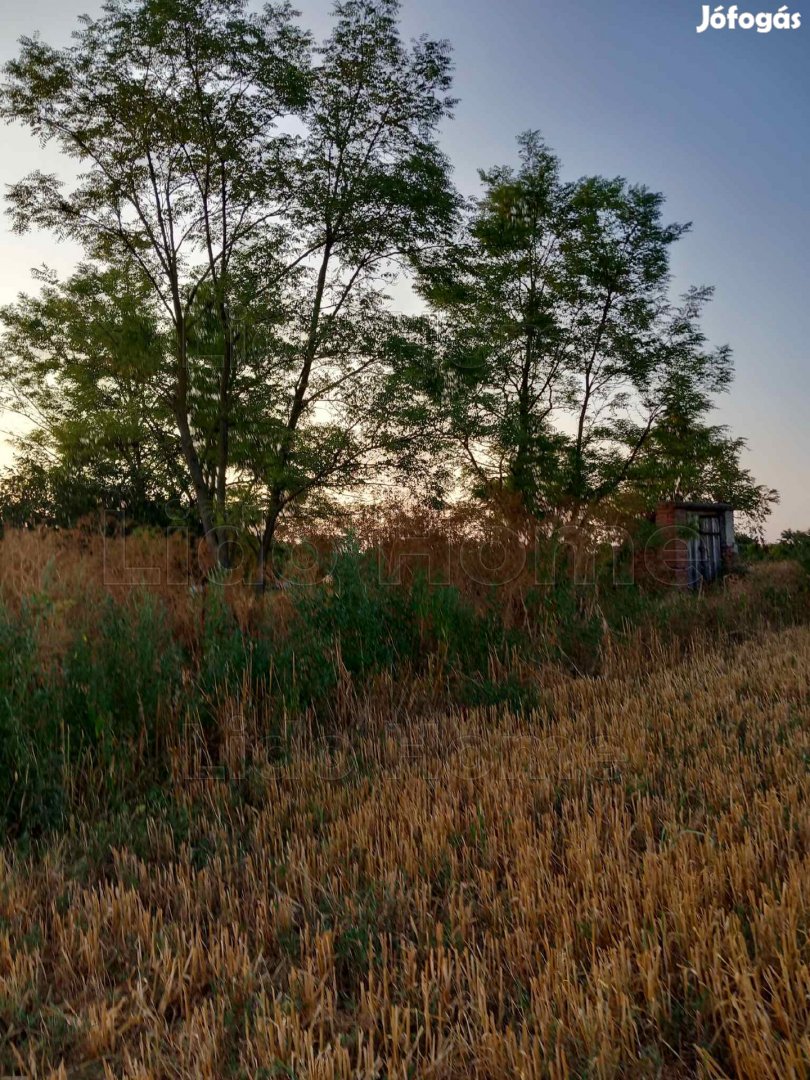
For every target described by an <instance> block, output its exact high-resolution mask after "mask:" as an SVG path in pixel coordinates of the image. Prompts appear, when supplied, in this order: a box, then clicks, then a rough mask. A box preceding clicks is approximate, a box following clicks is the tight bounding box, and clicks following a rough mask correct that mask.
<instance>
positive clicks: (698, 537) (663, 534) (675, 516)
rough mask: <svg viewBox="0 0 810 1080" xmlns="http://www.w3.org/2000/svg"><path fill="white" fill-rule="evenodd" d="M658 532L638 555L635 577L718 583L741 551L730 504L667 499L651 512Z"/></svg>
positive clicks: (684, 584)
mask: <svg viewBox="0 0 810 1080" xmlns="http://www.w3.org/2000/svg"><path fill="white" fill-rule="evenodd" d="M650 520H651V521H653V523H654V524H655V526H656V528H655V532H654V534H653V536H652V537H650V539H649V540H648V542H647V544H646V546H645V547H644V549H643V550H640V551H637V552H636V556H635V564H636V577H637V580H640V579H641V578H642V577H645V578H647V579H648V580H649V579H652V580H653V581H656V582H659V583H660V584H662V585H674V586H676V587H677V588H680V589H696V588H699V587H700V585H701V584H703V583H704V582H709V581H714V580H715V578H717V577H719V576H720V574H721V573H722V572H723V570H724V569H726V568H727V567H728V566H729V565H730V564H731V563H733V561H734V558H735V556H736V553H737V547H736V544H735V542H734V510H733V508H732V507H731V506H730V504H729V503H711V502H664V503H660V504H659V505H658V507H657V508H656V510H655V511H654V512H653V513H652V514H651V515H650Z"/></svg>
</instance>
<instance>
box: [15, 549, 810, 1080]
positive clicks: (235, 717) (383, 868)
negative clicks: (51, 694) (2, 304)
mask: <svg viewBox="0 0 810 1080" xmlns="http://www.w3.org/2000/svg"><path fill="white" fill-rule="evenodd" d="M9 542H11V544H12V545H14V544H16V545H17V547H16V548H15V547H13V546H12V549H11V550H12V551H16V552H17V553H18V554H20V552H23V551H24V550H26V551H27V550H28V548H26V546H25V545H28V546H29V547H30V543H29V541H27V540H26V541H25V543H23V541H21V540H20V539H19V538H16V539H15V538H11V541H9V538H8V537H7V538H6V541H4V543H7V544H8V543H9ZM43 543H45V544H46V546H47V545H48V544H51V543H52V540H51V539H48V540H47V541H43ZM35 563H36V560H33V561H32V562H31V563H30V565H28V564H25V565H24V560H18V561H17V562H16V563H15V562H14V560H13V559H11V558H9V559H7V560H6V563H5V566H6V570H5V573H6V578H5V592H6V598H7V602H8V603H9V604H10V606H11V608H15V599H14V596H13V595H12V593H13V592H14V589H18V590H19V589H22V588H23V586H24V588H25V589H27V590H30V589H31V587H32V582H33V576H32V575H34V571H33V569H32V567H34V564H35ZM40 564H42V565H45V564H47V560H45V562H44V564H43V563H42V560H40V563H38V564H36V565H40ZM26 565H27V569H26ZM12 566H16V570H13V571H12V570H9V567H12ZM40 569H41V565H40ZM794 570H795V568H790V567H788V568H784V567H782V568H780V567H768V568H765V571H766V573H767V575H768V580H767V582H763V581H757V579H756V575H753V576H752V577H753V580H751V581H747V582H744V583H743V584H742V585H741V586H740V588H739V593H740V595H745V596H747V597H748V598H749V602H748V604H747V606H746V607H745V610H746V611H750V610H752V609H753V610H755V611H756V612H757V613H759V614H760V615H762V614H763V612H765V608H766V603H765V600H764V599H763V598H764V597H766V596H770V597H771V603H772V605H773V608H774V612H778V611H780V610H787V606H788V604H787V599H786V597H787V593H779V592H777V593H776V594H775V595H776V599H775V600H774V599H773V597H774V589H775V588H776V586H775V585H774V581H775V580H779V579H780V577H781V579H783V582H782V583H783V584H784V587H785V588H786V589H789V590H793V591H795V590H796V589H797V588H798V585H797V581H798V580H799V579H798V577H797V576H796V575H795V574H794V572H793V571H794ZM71 573H74V575H75V567H74V570H73V571H71ZM15 574H16V577H14V575H15ZM25 574H27V575H28V577H25ZM20 575H22V577H21V576H20ZM34 576H35V575H34ZM23 578H25V580H24V581H23ZM12 579H13V580H12ZM21 582H23V584H21ZM66 582H67V584H66ZM71 583H72V584H71ZM785 583H787V584H785ZM75 584H76V579H75V576H74V577H70V575H69V574H66V575H65V576H64V578H63V579H60V578H59V575H58V573H55V572H53V571H51V577H50V579H49V584H48V586H47V587H48V589H49V590H50V592H51V594H52V596H56V598H57V599H56V600H54V601H53V602H54V603H55V604H57V605H62V606H61V607H58V608H57V614H59V613H61V612H63V611H64V610H65V605H66V603H67V601H66V598H65V592H66V591H67V592H70V589H71V588H74V587H75ZM12 586H13V587H12ZM780 588H781V586H780ZM757 589H760V590H761V591H760V592H759V593H757V592H756V590H757ZM60 590H61V591H60ZM791 595H793V592H791ZM752 596H753V600H751V597H752ZM17 600H19V597H17ZM689 602H690V603H691V604H692V605H695V606H697V607H699V608H700V605H703V607H702V608H700V610H699V613H698V615H696V616H695V625H699V626H700V627H701V628H703V627H705V625H706V622H707V619H708V615H709V612H710V611H711V610H712V609H711V607H710V606H709V605H711V604H716V606H717V610H721V609H722V606H723V605H725V606H726V608H728V609H729V610H731V611H732V614H733V615H734V618H735V619H737V622H734V621H730V622H729V623H728V625H726V626H725V628H724V629H723V630H722V632H721V630H719V629H717V628H716V625H715V623H716V622H717V620H716V619H715V620H714V621H711V620H710V621H711V627H712V628H711V631H710V632H704V630H703V629H701V630H700V632H697V631H695V633H693V634H692V635H691V637H690V639H689V641H688V642H685V641H684V640H681V639H680V638H679V639H677V640H676V639H674V638H672V637H671V638H669V639H666V638H665V636H664V635H663V634H662V633H661V632H660V631H656V633H655V634H653V633H652V632H650V633H646V632H644V633H642V632H641V631H639V633H638V634H636V635H635V636H633V635H630V634H629V635H625V637H624V638H620V637H619V636H618V635H611V636H609V637H607V638H606V639H604V640H603V641H602V642H601V645H600V655H601V658H602V659H601V666H600V668H599V670H598V671H595V672H594V673H593V674H589V675H586V674H583V673H582V672H577V671H575V670H572V669H571V666H570V665H569V666H568V667H566V665H564V664H561V663H544V664H543V665H542V666H538V667H537V668H536V669H535V670H533V671H532V672H531V673H530V674H527V672H526V670H525V667H521V669H520V670H521V680H522V681H523V682H525V681H526V680H528V679H531V680H533V690H534V693H533V695H532V697H531V699H529V698H526V699H521V701H522V702H523V704H520V703H518V704H519V707H518V706H516V705H515V703H514V701H512V700H511V698H508V697H507V698H506V699H504V700H501V701H496V702H495V703H494V704H491V705H488V704H486V703H483V704H481V703H479V704H475V703H472V704H464V705H459V704H457V703H455V704H454V703H453V701H449V700H446V699H445V698H443V697H442V695H441V694H433V695H432V696H431V694H430V693H429V692H428V691H429V689H430V687H431V686H434V685H435V683H436V681H437V676H436V672H435V668H434V667H433V666H431V665H430V664H428V665H427V668H426V670H425V671H423V672H422V673H414V675H413V678H412V679H410V680H408V681H407V682H405V681H403V680H401V679H397V678H394V677H393V676H391V675H388V676H386V674H385V673H384V672H382V673H380V672H377V673H376V674H374V676H373V679H371V682H370V683H369V685H368V686H365V688H364V689H362V690H361V689H359V688H357V686H356V685H355V683H354V682H352V681H351V680H347V679H345V678H344V679H343V680H342V681H340V682H339V683H338V684H337V689H336V690H335V691H334V693H335V695H336V696H337V697H339V698H340V701H339V702H338V706H339V707H337V706H336V708H335V710H334V712H333V714H332V721H331V723H330V725H329V726H328V728H324V727H318V726H317V724H316V722H315V719H316V714H315V713H313V712H308V713H302V714H301V715H300V716H299V717H298V718H297V719H296V717H295V716H293V715H292V714H291V713H290V712H289V711H285V712H284V713H283V715H282V718H281V720H280V721H279V722H278V724H276V726H271V725H270V724H269V723H265V722H264V720H262V718H263V717H264V718H265V719H266V710H267V707H266V705H265V706H262V707H261V708H260V707H259V705H258V704H257V703H256V701H255V700H254V697H252V696H251V695H255V693H256V691H255V689H254V690H252V691H251V690H248V689H247V688H243V690H242V692H241V693H237V692H236V691H235V690H233V689H232V691H231V696H230V697H225V696H220V697H219V698H218V699H217V715H218V716H219V717H220V719H221V720H222V718H223V717H225V718H227V722H224V723H223V725H222V726H221V730H220V733H219V746H218V749H219V755H220V756H219V758H218V760H219V761H221V762H225V763H226V764H227V765H228V768H223V769H220V767H219V766H217V767H212V766H211V764H210V762H209V760H208V759H207V758H204V756H203V757H201V750H200V740H199V739H198V738H197V734H198V733H197V732H196V731H191V732H189V731H188V730H187V729H186V730H184V731H182V732H180V734H178V735H177V737H174V738H170V737H168V736H166V737H165V745H164V747H163V750H162V751H161V752H162V753H163V754H164V756H165V759H166V770H165V774H164V779H163V780H162V786H161V788H160V790H159V791H158V790H156V788H155V787H154V786H147V785H146V784H144V785H142V790H140V791H138V790H137V789H136V788H135V787H131V788H130V791H131V794H130V795H129V796H128V797H127V798H126V799H124V800H122V801H121V802H120V803H115V802H114V801H112V802H108V803H107V804H105V805H106V807H107V808H106V810H104V812H101V810H100V809H99V807H98V806H95V808H94V809H92V810H91V809H87V808H88V807H89V806H90V804H89V803H88V802H87V799H88V798H89V796H88V795H87V794H85V795H84V796H82V798H83V799H84V802H81V803H80V802H79V801H78V797H77V801H76V802H75V804H73V805H72V806H71V808H70V810H69V814H70V816H69V820H68V821H67V827H62V828H60V829H54V830H51V831H43V832H41V833H40V834H39V838H38V839H30V838H29V839H26V838H25V837H24V836H20V835H17V838H16V839H15V840H14V841H13V842H12V841H11V840H10V842H9V843H8V844H7V846H6V848H5V851H4V854H3V855H2V856H0V1074H7V1075H17V1076H36V1077H45V1076H63V1077H74V1076H75V1077H96V1076H98V1077H101V1076H110V1077H112V1076H127V1077H227V1076H233V1077H238V1076H241V1077H246V1078H247V1077H285V1076H286V1077H298V1078H304V1077H307V1078H316V1077H317V1078H324V1080H325V1078H329V1077H345V1078H349V1077H403V1078H404V1077H411V1076H413V1077H436V1078H441V1077H446V1078H455V1077H458V1078H461V1077H471V1076H476V1077H492V1078H493V1080H495V1078H502V1077H512V1076H515V1077H546V1076H548V1077H568V1076H582V1077H584V1076H596V1077H613V1076H631V1077H645V1076H649V1077H668V1078H674V1077H688V1076H704V1077H751V1078H759V1077H769V1076H780V1077H803V1076H807V1075H810V1007H808V1002H809V999H810V940H809V939H808V929H809V928H810V865H809V861H810V801H808V794H809V793H810V792H809V790H808V789H809V786H810V785H809V781H810V773H809V772H808V768H809V767H810V713H809V712H808V702H810V629H808V627H807V626H805V625H802V624H801V622H800V621H799V620H798V619H794V620H790V621H792V622H794V623H795V625H784V626H775V625H766V624H765V623H763V624H762V625H760V624H759V623H757V624H756V625H755V624H754V623H753V622H749V623H745V624H744V625H743V624H742V622H740V618H741V617H740V615H739V612H740V611H741V610H742V608H740V606H739V605H738V604H736V601H735V600H734V596H733V590H732V588H731V587H729V589H728V590H727V592H726V594H725V595H723V596H720V597H718V598H716V599H715V600H713V599H712V598H711V597H709V598H706V599H695V598H689ZM735 604H736V606H735ZM15 610H16V609H15ZM678 613H680V614H679V615H678V617H680V618H682V617H683V614H682V609H681V608H680V607H678V608H677V609H676V608H673V609H672V611H671V613H670V615H669V616H668V617H667V618H666V619H664V623H666V622H667V621H669V622H670V624H671V623H672V622H673V621H674V620H675V617H676V614H678ZM715 615H716V612H715ZM172 617H173V619H174V622H175V623H178V622H182V619H181V618H180V616H179V615H178V614H177V612H175V613H174V615H173V616H172ZM63 618H64V617H63V616H62V615H60V616H59V618H56V619H52V620H51V622H50V623H49V625H48V627H47V634H45V635H44V636H43V637H42V639H41V640H40V642H39V645H40V647H42V648H45V649H47V650H48V651H49V654H56V653H57V652H58V651H59V649H60V648H64V642H60V640H59V637H58V634H57V632H56V629H57V624H58V623H60V622H61V621H63ZM729 618H730V619H731V616H730V617H729ZM776 621H777V620H776V617H775V616H774V618H773V619H771V623H775V622H776ZM175 629H176V627H175ZM324 662H325V660H324ZM514 663H515V665H518V666H520V664H521V663H522V662H520V661H518V660H515V661H514ZM493 665H495V660H494V659H493ZM491 675H492V679H493V681H497V680H496V675H497V672H492V673H491ZM369 678H371V676H369ZM529 700H530V704H525V702H526V701H529ZM271 733H272V734H271ZM136 743H137V740H135V741H134V742H133V744H132V754H133V756H134V757H136V758H138V755H139V754H141V753H142V752H141V751H140V750H138V749H137V748H136ZM117 754H118V757H119V758H120V756H121V751H120V749H119V750H118V751H117ZM138 760H143V761H144V762H148V760H149V759H148V756H142V758H138ZM145 767H146V766H145ZM149 767H150V768H151V766H149ZM72 768H73V769H74V772H72V773H71V775H70V776H69V777H67V772H66V777H67V781H68V782H70V783H73V784H78V780H77V779H76V777H77V775H78V771H79V769H80V766H79V765H78V764H75V765H74V766H73V767H72ZM81 768H85V769H86V770H89V771H88V772H87V777H90V778H91V779H92V778H95V779H94V781H93V782H94V783H96V784H98V785H99V786H100V787H103V786H104V770H105V769H107V770H112V772H111V775H112V774H114V775H115V776H119V775H121V773H120V763H119V764H116V763H115V762H113V761H111V760H108V759H106V758H104V757H103V756H102V755H100V754H99V755H97V756H96V757H95V758H94V760H93V762H92V763H91V764H87V763H84V764H82V765H81ZM93 770H95V771H93ZM115 770H119V772H116V771H115ZM150 775H152V774H151V773H150ZM91 786H92V785H91ZM88 790H89V789H88ZM83 808H84V809H83Z"/></svg>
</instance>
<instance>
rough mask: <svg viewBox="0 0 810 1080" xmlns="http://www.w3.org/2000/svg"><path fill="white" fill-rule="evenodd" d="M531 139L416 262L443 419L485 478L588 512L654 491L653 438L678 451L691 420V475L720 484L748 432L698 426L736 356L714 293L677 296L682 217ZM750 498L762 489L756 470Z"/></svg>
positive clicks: (490, 487)
mask: <svg viewBox="0 0 810 1080" xmlns="http://www.w3.org/2000/svg"><path fill="white" fill-rule="evenodd" d="M519 147H520V162H521V163H520V167H519V169H518V170H517V171H515V170H513V169H511V168H508V167H504V168H498V169H492V170H490V171H488V172H482V173H481V180H482V183H483V187H484V193H483V196H482V197H481V198H480V199H479V200H477V201H476V202H474V203H473V204H472V205H471V206H470V208H469V212H468V216H467V220H466V223H465V228H464V230H463V233H462V235H461V236H460V237H458V238H457V239H456V241H455V242H454V244H453V245H452V246H451V247H450V248H449V249H448V250H447V251H445V252H443V253H442V255H441V257H440V258H438V259H434V260H425V261H424V262H423V264H422V266H421V288H422V292H423V294H424V295H425V297H426V298H427V299H428V301H429V302H430V304H431V306H432V308H433V310H434V312H435V313H436V314H437V317H438V319H439V321H440V324H441V339H442V349H441V353H442V363H443V368H444V392H443V395H442V399H441V400H442V408H443V409H444V410H445V413H446V416H447V433H448V436H449V437H450V438H451V439H452V440H453V441H454V442H455V443H456V445H458V446H459V447H460V448H461V450H462V452H463V455H464V458H465V460H466V466H467V469H468V472H469V473H471V475H472V477H473V480H474V483H475V486H476V489H477V490H478V491H479V492H480V493H486V494H489V495H496V496H497V497H504V496H510V497H513V498H515V497H516V498H518V499H519V500H520V502H521V503H522V505H523V507H524V509H525V510H526V511H528V512H529V513H530V514H532V515H534V516H540V517H542V516H547V515H552V516H555V517H558V516H560V515H561V514H562V515H564V516H565V518H566V519H567V520H568V521H572V522H579V523H582V522H584V521H586V520H588V519H589V518H590V517H592V516H593V515H594V514H595V513H596V512H598V511H600V510H601V509H603V508H605V507H607V506H609V505H610V504H614V505H615V503H616V501H617V500H618V499H619V498H620V497H624V496H626V495H627V493H628V491H630V490H634V491H635V492H636V494H639V493H640V492H643V494H644V496H645V497H646V498H647V499H649V500H655V499H657V497H658V496H659V494H660V491H661V490H662V488H663V487H664V486H666V485H667V484H668V483H670V482H671V481H672V480H673V476H672V474H671V472H669V473H666V476H665V472H666V470H663V469H662V471H661V473H660V475H658V476H657V478H656V481H655V482H652V476H653V472H654V468H655V467H659V468H660V467H662V465H663V461H662V459H661V458H660V457H656V456H655V454H654V451H653V447H658V449H659V450H660V449H661V448H662V446H663V444H664V443H665V442H666V441H667V439H670V445H671V448H672V449H674V443H672V442H671V439H672V435H673V433H674V430H675V428H674V424H675V418H676V417H679V416H680V417H682V418H686V419H687V420H688V422H687V423H686V424H685V425H684V424H681V427H680V429H679V430H680V432H681V435H682V436H683V437H686V436H687V435H688V436H689V440H688V446H687V445H681V446H680V447H679V451H678V453H679V454H680V455H681V456H683V457H684V459H685V460H686V459H691V461H692V475H691V477H690V481H689V486H690V487H691V488H692V489H693V490H697V489H698V488H703V489H705V490H708V489H712V490H715V491H717V490H718V489H719V488H721V487H723V486H724V484H725V482H726V481H728V480H729V479H730V478H731V476H732V472H733V470H732V469H731V468H730V463H732V462H733V463H735V464H736V463H737V461H738V456H739V451H740V447H741V444H740V443H735V442H733V441H730V440H728V439H727V438H726V435H725V433H724V432H723V430H722V429H719V428H714V429H710V428H707V427H705V426H701V425H702V423H703V420H704V418H705V416H706V414H707V413H708V411H709V410H710V409H711V407H712V402H713V397H714V395H716V394H717V393H719V392H721V391H723V390H724V389H725V388H726V387H727V386H728V385H729V382H730V380H731V377H732V366H731V354H730V350H729V349H728V348H727V347H722V348H719V349H710V348H708V347H707V344H706V338H705V335H704V334H703V332H702V330H701V328H700V316H701V313H702V310H703V307H704V306H705V304H706V303H707V301H708V300H709V298H710V296H711V290H710V289H706V288H702V289H691V290H689V291H688V292H687V294H686V295H685V296H684V297H683V298H682V299H681V301H680V302H678V303H673V302H672V301H671V300H670V299H669V296H668V291H669V284H670V275H669V258H670V256H669V252H670V248H671V246H672V244H673V243H675V242H676V241H677V240H678V239H679V238H680V237H681V236H683V235H684V233H685V232H686V230H687V226H684V225H677V224H665V223H664V222H663V221H662V206H663V197H662V196H661V195H659V194H656V193H654V192H650V191H648V190H647V189H646V188H643V187H639V186H632V185H629V184H628V183H627V182H626V181H625V180H623V179H605V178H602V177H585V178H584V179H581V180H578V181H576V182H572V183H566V182H563V181H562V180H561V178H560V166H559V161H558V159H557V158H556V156H555V155H554V154H553V153H552V152H551V151H550V150H549V149H548V147H547V146H546V145H545V144H544V143H543V141H542V139H541V138H540V137H539V136H538V135H537V134H536V133H528V134H526V135H523V136H522V137H521V138H520V139H519ZM709 449H711V454H708V450H709ZM704 453H705V454H706V455H707V456H705V457H704V456H702V455H704ZM721 460H722V461H724V462H725V466H726V467H725V468H724V469H718V468H717V466H718V464H719V462H720V461H721ZM670 464H672V461H670ZM651 465H652V466H654V468H652V469H651V468H650V466H651ZM712 468H714V469H715V475H714V478H713V479H710V477H709V475H708V473H709V471H710V470H711V469H712ZM701 470H702V473H701V475H700V476H699V475H698V473H699V472H701ZM734 476H735V482H736V485H737V489H736V490H739V488H740V485H741V484H742V485H743V486H745V484H746V482H745V476H744V473H743V472H742V471H741V470H739V469H737V472H736V473H735V474H734ZM757 490H759V489H757ZM760 494H762V493H761V492H760ZM746 497H750V498H751V499H752V500H753V501H754V502H756V491H755V488H754V486H752V485H751V484H748V485H747V487H746Z"/></svg>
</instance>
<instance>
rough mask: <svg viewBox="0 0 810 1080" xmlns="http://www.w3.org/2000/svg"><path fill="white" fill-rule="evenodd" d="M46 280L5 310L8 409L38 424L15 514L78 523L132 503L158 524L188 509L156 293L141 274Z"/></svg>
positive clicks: (9, 499) (19, 446)
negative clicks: (164, 386) (163, 377)
mask: <svg viewBox="0 0 810 1080" xmlns="http://www.w3.org/2000/svg"><path fill="white" fill-rule="evenodd" d="M38 276H39V278H40V281H41V283H42V289H41V292H40V295H39V296H26V295H24V294H23V295H21V297H20V298H19V299H18V301H17V303H16V304H13V305H9V306H7V307H6V308H4V309H3V310H2V312H0V320H2V323H3V326H4V332H3V335H2V338H0V408H3V409H5V410H6V411H9V412H13V413H16V414H17V415H18V416H21V417H23V418H24V419H25V420H26V421H28V423H29V424H30V425H31V427H30V428H29V430H28V432H27V433H26V434H23V435H19V436H18V437H17V439H16V440H15V442H16V450H17V462H16V464H15V467H14V469H13V470H12V475H11V476H9V477H8V478H7V479H6V482H5V485H4V490H5V491H6V510H7V513H12V514H13V516H14V517H15V518H20V517H22V518H23V519H24V520H30V519H31V518H32V517H39V518H43V519H45V520H52V521H54V522H57V523H59V524H68V523H69V522H70V521H71V520H74V519H75V518H77V517H79V516H82V515H83V514H86V513H88V512H90V511H91V510H94V509H97V508H98V507H99V506H106V507H108V508H110V509H115V510H117V509H118V508H119V507H120V506H121V505H124V506H125V507H126V513H127V515H128V517H130V518H131V519H135V520H137V521H140V522H154V523H158V522H161V521H164V520H166V514H167V511H168V510H169V508H171V507H173V508H174V510H175V512H178V513H179V512H181V511H182V509H183V508H185V509H186V510H188V507H189V504H190V502H191V501H192V500H191V497H190V493H189V491H188V490H187V487H186V476H185V472H184V470H183V469H182V468H181V467H179V460H180V447H179V445H178V440H177V438H176V436H173V434H172V428H171V417H170V416H168V415H167V414H166V411H165V409H164V408H163V398H162V396H161V394H160V387H159V373H160V372H161V369H162V366H163V359H164V354H165V351H166V342H165V341H163V340H162V338H161V334H160V330H159V326H158V324H157V322H156V320H155V318H154V317H153V314H152V311H151V309H150V304H149V299H150V296H149V288H148V285H147V284H146V283H145V282H144V280H143V278H142V276H141V275H140V274H139V273H138V272H137V270H136V269H133V268H132V267H130V268H123V269H121V268H106V269H99V268H98V267H95V266H91V265H83V266H80V267H79V269H78V270H77V272H76V273H75V274H74V275H73V276H72V277H71V278H69V279H68V280H67V281H65V282H59V281H58V280H57V279H56V278H55V277H54V276H53V275H51V274H48V273H40V274H39V275H38ZM12 508H16V509H13V510H12Z"/></svg>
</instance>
